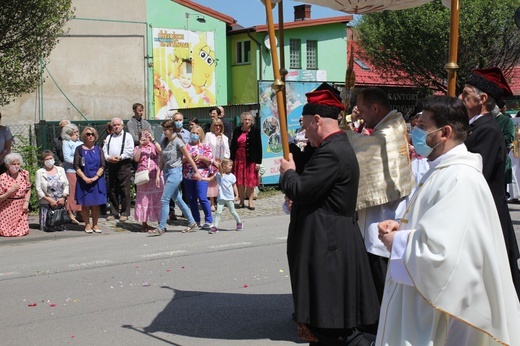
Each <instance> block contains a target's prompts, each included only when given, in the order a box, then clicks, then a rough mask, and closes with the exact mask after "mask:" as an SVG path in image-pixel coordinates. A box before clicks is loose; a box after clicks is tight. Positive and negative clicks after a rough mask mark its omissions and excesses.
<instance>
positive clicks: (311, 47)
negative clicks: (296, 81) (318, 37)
mask: <svg viewBox="0 0 520 346" xmlns="http://www.w3.org/2000/svg"><path fill="white" fill-rule="evenodd" d="M307 69H308V70H317V69H318V41H307Z"/></svg>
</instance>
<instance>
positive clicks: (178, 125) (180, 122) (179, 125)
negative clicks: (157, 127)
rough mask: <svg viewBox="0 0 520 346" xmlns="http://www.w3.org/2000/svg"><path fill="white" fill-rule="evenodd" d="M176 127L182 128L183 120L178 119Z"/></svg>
mask: <svg viewBox="0 0 520 346" xmlns="http://www.w3.org/2000/svg"><path fill="white" fill-rule="evenodd" d="M175 127H176V128H178V129H180V128H181V127H182V121H176V122H175Z"/></svg>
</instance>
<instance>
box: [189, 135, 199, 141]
mask: <svg viewBox="0 0 520 346" xmlns="http://www.w3.org/2000/svg"><path fill="white" fill-rule="evenodd" d="M199 139H200V137H199V135H198V134H196V133H192V134H190V140H191V142H192V143H196V142H198V141H199Z"/></svg>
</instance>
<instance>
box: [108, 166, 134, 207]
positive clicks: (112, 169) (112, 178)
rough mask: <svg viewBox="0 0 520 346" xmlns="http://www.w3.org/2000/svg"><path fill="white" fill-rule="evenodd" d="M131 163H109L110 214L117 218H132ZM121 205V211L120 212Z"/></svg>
mask: <svg viewBox="0 0 520 346" xmlns="http://www.w3.org/2000/svg"><path fill="white" fill-rule="evenodd" d="M131 167H132V165H131V162H130V159H127V160H123V161H121V162H118V163H109V162H107V168H108V179H109V185H108V187H109V189H108V200H109V201H110V213H111V214H112V215H113V216H115V217H117V216H118V215H121V216H130V202H131V199H132V198H131V197H132V196H131V195H130V182H131V180H130V179H131V176H132V172H131ZM119 204H121V210H119Z"/></svg>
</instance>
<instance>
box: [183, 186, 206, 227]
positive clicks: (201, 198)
mask: <svg viewBox="0 0 520 346" xmlns="http://www.w3.org/2000/svg"><path fill="white" fill-rule="evenodd" d="M183 181H184V186H185V187H186V192H187V193H188V199H189V200H190V209H191V213H192V215H193V218H194V219H195V222H197V223H199V222H200V212H199V204H198V202H200V205H201V207H202V211H203V212H204V223H209V224H212V223H213V216H212V215H211V204H210V203H209V200H208V182H207V181H202V180H201V181H197V180H190V179H184V180H183Z"/></svg>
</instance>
